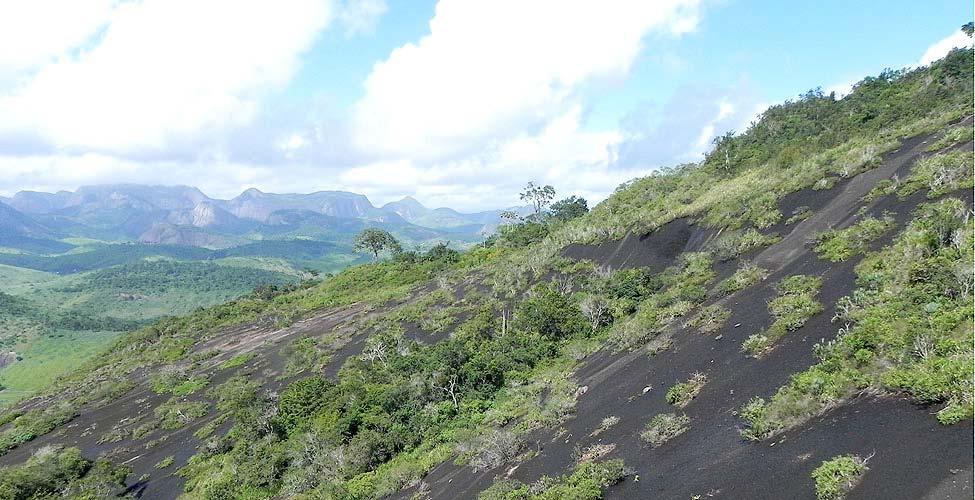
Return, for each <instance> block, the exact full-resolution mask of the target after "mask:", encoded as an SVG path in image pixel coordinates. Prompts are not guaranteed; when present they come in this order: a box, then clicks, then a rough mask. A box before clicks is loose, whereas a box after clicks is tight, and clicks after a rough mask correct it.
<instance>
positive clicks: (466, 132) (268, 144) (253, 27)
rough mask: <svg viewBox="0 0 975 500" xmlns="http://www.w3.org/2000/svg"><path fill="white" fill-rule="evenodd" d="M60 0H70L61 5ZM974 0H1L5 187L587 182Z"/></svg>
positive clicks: (950, 21) (448, 188)
mask: <svg viewBox="0 0 975 500" xmlns="http://www.w3.org/2000/svg"><path fill="white" fill-rule="evenodd" d="M52 12H57V13H58V14H60V15H58V16H56V17H55V16H52V15H51V13H52ZM972 16H973V13H972V4H971V3H970V2H967V1H928V2H924V3H923V4H918V3H917V2H908V1H900V0H898V1H886V2H840V1H820V2H781V1H778V2H776V1H743V0H715V1H708V0H657V1H650V0H643V1H622V0H619V1H614V0H607V1H602V2H588V3H583V2H578V3H574V2H564V1H554V0H536V1H531V2H526V1H523V0H522V1H509V0H484V1H482V0H477V1H475V0H466V1H461V0H441V1H439V2H438V1H425V0H423V1H421V0H411V1H394V0H282V1H278V2H273V3H271V2H268V3H264V4H256V3H255V4H253V5H251V4H242V3H240V2H234V1H232V0H196V1H190V0H140V1H135V0H129V1H118V0H76V1H72V2H59V1H57V0H37V1H28V0H24V1H22V2H8V3H4V5H3V6H0V47H6V50H4V49H3V48H0V174H2V175H0V194H6V195H9V194H12V193H13V192H16V191H18V190H21V189H36V190H57V189H74V188H76V187H77V186H79V185H83V184H92V183H106V182H139V183H155V184H190V185H195V186H198V187H200V188H201V189H203V190H204V191H205V192H207V193H208V194H211V195H213V196H219V197H232V196H234V195H236V194H238V193H239V192H240V191H242V190H244V189H246V188H249V187H257V188H259V189H262V190H265V191H273V192H309V191H315V190H324V189H342V190H350V191H356V192H362V193H364V194H367V195H369V196H370V198H372V199H373V201H374V202H376V203H382V202H386V201H391V200H393V199H398V198H400V197H402V196H405V195H411V196H414V197H416V198H418V199H419V200H421V201H422V202H424V203H426V204H428V205H431V206H439V205H447V206H453V207H456V208H460V209H480V208H488V207H496V206H505V205H509V204H512V203H514V202H516V201H517V194H516V193H517V191H518V188H519V187H520V186H521V185H523V184H524V183H526V182H528V181H529V180H534V181H537V182H544V183H551V184H553V185H555V187H556V188H557V189H558V190H559V192H560V193H561V194H565V195H568V194H580V195H583V196H587V197H589V198H590V199H592V200H594V201H595V200H599V199H601V198H603V197H605V196H606V195H607V194H608V193H610V192H612V190H613V189H614V188H615V186H617V185H618V184H619V183H621V182H623V181H625V180H627V179H630V178H632V177H635V176H639V175H646V174H647V173H648V172H650V171H652V170H653V169H654V168H657V167H660V166H666V165H670V164H674V163H680V162H686V161H696V160H698V159H700V157H701V155H702V154H703V153H704V152H705V151H706V149H707V147H708V144H709V143H710V139H711V138H712V137H714V136H715V135H718V134H721V133H724V132H726V131H728V130H742V129H744V128H745V127H747V124H748V123H749V122H750V121H751V120H753V119H754V118H755V117H756V116H758V114H759V113H760V111H761V110H762V109H764V108H765V107H767V106H768V105H770V104H774V103H778V102H781V101H783V100H785V99H789V98H791V97H793V96H795V95H797V94H798V93H801V92H803V91H805V90H808V89H810V88H813V87H817V86H821V87H823V88H824V89H827V90H834V89H835V90H838V91H840V92H841V93H842V92H843V91H844V89H848V88H849V85H850V84H852V83H854V82H855V81H856V80H858V79H860V78H862V77H863V76H865V75H868V74H876V73H878V72H880V71H881V70H882V69H884V68H886V67H895V68H899V67H903V66H909V65H918V64H921V63H923V62H927V61H928V60H930V59H931V58H932V57H936V56H938V55H940V54H943V53H944V52H946V51H947V50H948V49H950V47H951V46H955V45H964V44H966V43H969V42H968V40H967V39H966V38H964V37H963V36H961V35H960V34H959V33H960V32H959V30H958V28H959V27H960V25H961V24H963V23H964V22H966V21H967V20H969V19H971V18H972Z"/></svg>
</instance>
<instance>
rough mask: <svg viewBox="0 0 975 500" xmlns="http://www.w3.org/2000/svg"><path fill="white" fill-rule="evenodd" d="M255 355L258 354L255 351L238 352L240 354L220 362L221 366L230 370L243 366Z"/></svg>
mask: <svg viewBox="0 0 975 500" xmlns="http://www.w3.org/2000/svg"><path fill="white" fill-rule="evenodd" d="M254 356H256V354H254V353H253V352H245V353H242V354H238V355H236V356H234V357H232V358H230V359H228V360H227V361H224V362H223V363H220V368H222V369H224V370H229V369H231V368H237V367H238V366H242V365H243V364H244V363H246V362H248V361H250V360H252V359H254Z"/></svg>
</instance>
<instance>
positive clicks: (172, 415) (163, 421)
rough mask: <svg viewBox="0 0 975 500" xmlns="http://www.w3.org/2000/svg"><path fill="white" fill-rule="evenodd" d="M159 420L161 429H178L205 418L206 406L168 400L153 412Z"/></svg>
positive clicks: (207, 409)
mask: <svg viewBox="0 0 975 500" xmlns="http://www.w3.org/2000/svg"><path fill="white" fill-rule="evenodd" d="M154 411H155V414H156V417H157V418H159V426H160V427H162V428H163V429H179V428H180V427H182V426H184V425H186V424H188V423H190V422H192V421H194V420H196V419H197V418H200V417H203V416H206V414H207V413H208V412H209V408H208V405H207V404H206V403H203V402H188V401H177V400H173V399H171V400H169V401H167V402H165V403H163V404H161V405H159V406H157V407H156V409H155V410H154Z"/></svg>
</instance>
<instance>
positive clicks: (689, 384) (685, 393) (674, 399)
mask: <svg viewBox="0 0 975 500" xmlns="http://www.w3.org/2000/svg"><path fill="white" fill-rule="evenodd" d="M707 383H708V376H707V375H705V374H703V373H701V372H696V373H694V374H693V375H691V378H689V379H687V381H686V382H680V383H677V384H674V386H673V387H671V388H670V389H668V390H667V396H666V397H667V402H668V403H670V404H672V405H674V406H676V407H678V408H683V407H685V406H687V405H688V404H689V403H690V402H691V400H693V399H694V398H696V397H697V394H698V393H699V392H701V389H703V388H704V385H705V384H707Z"/></svg>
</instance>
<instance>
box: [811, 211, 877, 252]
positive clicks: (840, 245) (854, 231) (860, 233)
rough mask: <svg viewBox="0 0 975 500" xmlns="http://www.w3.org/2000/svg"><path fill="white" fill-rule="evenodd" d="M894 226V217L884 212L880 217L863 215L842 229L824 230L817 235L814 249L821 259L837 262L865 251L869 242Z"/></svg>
mask: <svg viewBox="0 0 975 500" xmlns="http://www.w3.org/2000/svg"><path fill="white" fill-rule="evenodd" d="M893 227H894V218H893V217H892V216H891V215H889V214H884V216H883V217H881V218H876V217H864V218H863V219H861V220H860V221H858V222H857V223H856V224H853V225H852V226H850V227H847V228H844V229H836V230H831V231H826V232H825V233H822V234H820V235H819V237H818V241H817V243H816V247H815V251H816V253H817V254H818V255H819V257H820V258H821V259H824V260H828V261H830V262H839V261H843V260H846V259H849V258H850V257H853V256H854V255H859V254H861V253H863V252H865V251H866V250H867V249H868V248H869V246H870V243H871V242H873V241H874V240H876V239H877V238H880V237H881V236H883V235H884V234H885V233H887V232H888V231H890V230H891V229H892V228H893Z"/></svg>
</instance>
